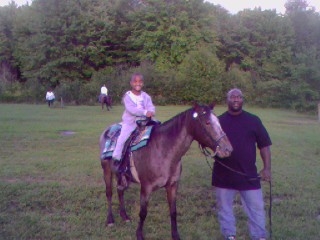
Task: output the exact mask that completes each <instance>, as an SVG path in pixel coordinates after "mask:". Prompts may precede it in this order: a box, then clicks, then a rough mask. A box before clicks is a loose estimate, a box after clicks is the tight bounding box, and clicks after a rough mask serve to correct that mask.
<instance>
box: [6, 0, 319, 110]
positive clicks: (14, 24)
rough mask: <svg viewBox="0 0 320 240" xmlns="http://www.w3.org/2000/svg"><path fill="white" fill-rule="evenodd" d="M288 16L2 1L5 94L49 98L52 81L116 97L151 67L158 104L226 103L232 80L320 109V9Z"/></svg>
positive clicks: (256, 94) (256, 92)
mask: <svg viewBox="0 0 320 240" xmlns="http://www.w3.org/2000/svg"><path fill="white" fill-rule="evenodd" d="M285 8H286V12H285V14H279V13H277V12H276V10H263V11H262V10H261V9H260V8H255V9H253V10H249V9H244V10H243V11H240V12H238V13H237V14H230V13H229V12H228V11H227V10H226V9H224V8H223V7H221V6H219V5H214V4H212V3H208V2H205V1H203V0H33V1H32V3H31V4H30V5H23V6H20V7H18V6H17V5H16V4H15V2H14V1H12V2H11V3H10V4H9V5H7V6H4V7H0V101H2V102H35V103H38V102H41V101H43V100H44V94H45V92H46V89H47V88H49V87H52V88H54V89H55V93H56V95H57V96H58V97H63V99H64V101H65V102H68V103H74V104H95V102H96V99H97V98H96V97H97V95H98V94H99V89H100V86H101V85H102V84H104V83H105V84H106V85H107V87H108V88H109V90H110V93H111V95H112V97H113V99H114V100H115V101H118V102H120V100H121V96H122V94H123V92H124V91H125V90H127V89H128V87H129V84H128V81H129V78H130V75H131V73H132V72H136V71H139V72H142V73H143V74H144V76H145V79H146V81H145V89H146V91H148V93H149V94H150V95H152V97H153V99H154V101H155V103H156V104H189V103H191V102H192V101H194V100H196V101H199V102H210V101H212V100H215V101H217V102H223V101H224V99H225V94H226V91H227V90H228V89H229V88H231V87H239V88H241V89H242V90H243V91H244V93H245V97H246V101H247V102H249V103H251V104H255V105H259V106H265V107H283V108H291V109H295V110H297V111H305V112H313V111H316V107H317V102H318V101H319V99H320V61H319V60H320V15H319V12H316V10H315V8H313V7H312V6H309V5H308V3H307V1H305V0H288V1H287V2H286V4H285Z"/></svg>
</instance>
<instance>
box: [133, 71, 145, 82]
mask: <svg viewBox="0 0 320 240" xmlns="http://www.w3.org/2000/svg"><path fill="white" fill-rule="evenodd" d="M136 77H140V78H141V80H142V81H144V78H143V75H142V74H141V73H134V74H132V75H131V79H130V82H132V81H133V80H134V79H135V78H136Z"/></svg>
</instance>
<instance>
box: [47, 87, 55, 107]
mask: <svg viewBox="0 0 320 240" xmlns="http://www.w3.org/2000/svg"><path fill="white" fill-rule="evenodd" d="M54 100H55V96H54V93H53V91H52V89H51V88H49V89H48V91H47V94H46V101H47V103H48V106H49V107H51V106H53V103H54Z"/></svg>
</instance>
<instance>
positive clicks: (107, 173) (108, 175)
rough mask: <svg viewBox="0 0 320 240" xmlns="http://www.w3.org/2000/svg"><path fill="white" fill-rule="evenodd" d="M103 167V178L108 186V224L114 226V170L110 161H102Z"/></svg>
mask: <svg viewBox="0 0 320 240" xmlns="http://www.w3.org/2000/svg"><path fill="white" fill-rule="evenodd" d="M101 167H102V169H103V179H104V183H105V186H106V197H107V203H108V206H107V208H108V210H107V220H106V226H113V224H114V218H113V214H112V172H111V169H110V163H109V161H105V160H103V161H101Z"/></svg>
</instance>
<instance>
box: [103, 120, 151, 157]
mask: <svg viewBox="0 0 320 240" xmlns="http://www.w3.org/2000/svg"><path fill="white" fill-rule="evenodd" d="M121 127H122V126H121V124H113V125H112V126H110V128H109V129H108V131H107V132H106V136H105V137H106V139H107V140H106V144H105V147H104V150H103V153H102V156H101V159H106V158H111V157H112V153H113V151H114V149H115V147H116V143H117V139H118V137H119V135H120V131H121ZM152 128H153V126H146V127H145V129H144V130H143V131H140V132H139V133H138V134H137V136H136V137H135V138H134V139H133V140H132V141H131V143H130V151H131V152H132V151H136V150H138V149H139V148H142V147H144V146H146V145H147V143H148V140H149V139H150V136H151V132H152ZM135 131H136V130H135ZM135 131H134V132H133V134H134V133H135Z"/></svg>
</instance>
